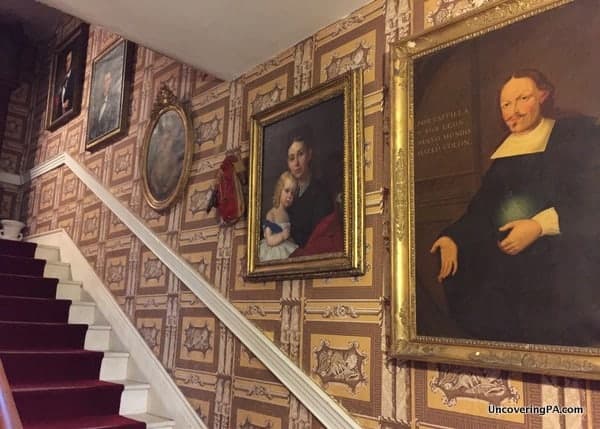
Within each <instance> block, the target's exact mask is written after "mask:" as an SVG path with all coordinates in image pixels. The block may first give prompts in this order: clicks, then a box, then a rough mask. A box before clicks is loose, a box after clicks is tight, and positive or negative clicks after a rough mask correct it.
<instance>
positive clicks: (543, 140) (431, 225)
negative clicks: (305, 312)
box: [390, 0, 600, 379]
mask: <svg viewBox="0 0 600 429" xmlns="http://www.w3.org/2000/svg"><path fill="white" fill-rule="evenodd" d="M599 23H600V4H599V3H598V2H597V1H595V0H573V1H570V0H566V1H565V0H536V1H533V2H524V1H521V0H503V1H499V2H494V3H493V4H490V5H489V6H487V7H482V8H480V9H478V10H476V11H475V12H473V13H472V14H470V15H468V16H465V17H462V18H460V19H456V20H454V21H452V22H449V23H447V24H446V25H444V26H441V27H440V28H437V29H434V30H431V31H428V32H427V33H425V34H421V35H416V36H414V37H411V38H410V39H407V40H404V41H400V42H398V43H396V44H395V45H393V49H392V52H393V60H392V64H393V66H394V67H393V69H392V74H391V76H392V84H391V88H392V98H391V100H392V144H391V148H392V157H391V162H392V164H391V172H392V181H391V183H392V188H391V194H390V195H391V204H390V209H391V224H392V225H391V251H392V252H391V253H392V269H393V271H392V293H393V298H394V299H393V317H394V323H393V327H394V348H395V350H396V353H397V354H398V355H399V356H403V357H410V358H413V359H422V360H429V361H437V362H446V363H454V364H463V365H467V366H483V367H486V368H489V367H495V368H506V369H510V370H518V371H523V372H538V373H547V374H557V375H565V376H571V377H586V378H595V379H600V357H599V356H600V306H599V304H598V303H599V302H600V289H599V288H598V287H597V280H596V279H597V278H598V276H599V275H600V251H599V250H598V245H597V243H598V237H599V236H600V228H599V227H598V222H597V221H596V219H597V217H598V210H599V208H600V192H598V183H599V180H600V151H599V150H600V146H599V145H598V142H599V141H600V121H599V120H598V118H599V117H600V97H599V96H598V95H600V85H599V84H598V80H597V75H598V70H599V69H600V47H599V45H598V43H597V40H598V38H599V37H600V26H599Z"/></svg>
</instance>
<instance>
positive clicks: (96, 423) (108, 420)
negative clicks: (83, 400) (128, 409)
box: [27, 415, 135, 429]
mask: <svg viewBox="0 0 600 429" xmlns="http://www.w3.org/2000/svg"><path fill="white" fill-rule="evenodd" d="M130 420H135V419H129V418H128V417H124V416H119V415H108V416H86V417H75V418H70V419H60V420H49V421H44V422H38V423H33V424H30V425H27V429H105V428H106V429H108V428H119V427H126V426H128V425H131V423H132V422H131V421H130Z"/></svg>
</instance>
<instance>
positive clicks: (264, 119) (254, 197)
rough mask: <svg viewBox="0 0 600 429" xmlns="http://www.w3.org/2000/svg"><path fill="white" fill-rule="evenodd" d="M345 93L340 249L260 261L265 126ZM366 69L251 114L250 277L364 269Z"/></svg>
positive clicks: (304, 275)
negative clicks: (342, 242)
mask: <svg viewBox="0 0 600 429" xmlns="http://www.w3.org/2000/svg"><path fill="white" fill-rule="evenodd" d="M339 95H343V99H344V125H343V127H344V130H343V131H344V142H343V146H344V147H343V176H344V177H343V198H342V200H343V201H344V202H345V203H344V204H343V230H344V231H343V236H344V246H343V251H342V252H341V253H321V254H317V255H313V256H301V257H294V258H288V259H281V260H276V261H266V262H260V261H259V260H258V245H259V241H260V222H261V219H260V216H261V213H260V204H261V201H262V198H263V196H262V191H261V189H262V180H263V165H262V160H263V143H264V142H263V135H264V128H265V127H266V126H268V125H270V124H273V123H275V122H278V121H281V120H285V119H286V118H288V117H290V116H292V115H294V114H296V113H298V112H300V111H302V110H305V109H308V108H309V107H314V106H317V105H319V104H320V103H323V102H325V101H327V100H329V99H331V98H333V97H336V96H339ZM363 168H364V163H363V71H362V70H360V69H358V70H354V71H351V72H348V73H346V74H344V75H342V76H340V77H339V78H336V79H333V80H331V81H329V82H326V83H324V84H321V85H319V86H317V87H315V88H313V89H311V90H310V91H307V92H305V93H302V94H300V95H298V96H295V97H293V98H290V99H289V100H286V101H284V102H283V103H280V104H278V105H276V106H273V107H272V108H270V109H268V110H266V111H263V112H260V113H258V114H256V115H254V116H253V117H252V123H251V142H250V180H249V182H250V190H249V193H250V202H249V217H248V253H247V254H248V260H247V275H246V277H247V279H248V280H251V281H264V280H282V279H298V278H308V277H339V276H357V275H362V274H363V273H364V228H363V222H364V204H363Z"/></svg>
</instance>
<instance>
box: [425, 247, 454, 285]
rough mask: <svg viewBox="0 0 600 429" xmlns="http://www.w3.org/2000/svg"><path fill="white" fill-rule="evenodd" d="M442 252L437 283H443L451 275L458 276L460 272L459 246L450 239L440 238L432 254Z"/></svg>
mask: <svg viewBox="0 0 600 429" xmlns="http://www.w3.org/2000/svg"><path fill="white" fill-rule="evenodd" d="M438 249H439V250H440V257H441V263H440V272H439V274H438V276H437V281H438V282H440V283H441V282H442V280H444V279H445V278H446V277H448V276H449V275H452V276H453V275H454V274H456V271H457V270H458V246H457V245H456V243H455V242H454V240H452V239H451V238H450V237H446V236H443V237H440V238H438V239H437V240H436V241H435V243H433V246H431V250H430V252H431V253H435V252H437V250H438Z"/></svg>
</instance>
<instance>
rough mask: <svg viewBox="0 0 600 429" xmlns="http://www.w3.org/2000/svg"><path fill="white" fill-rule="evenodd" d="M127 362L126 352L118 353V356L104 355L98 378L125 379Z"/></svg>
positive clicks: (108, 379) (109, 379)
mask: <svg viewBox="0 0 600 429" xmlns="http://www.w3.org/2000/svg"><path fill="white" fill-rule="evenodd" d="M128 363H129V355H128V354H126V353H119V355H118V356H104V358H103V359H102V365H101V366H100V380H103V381H111V380H125V379H126V378H127V365H128Z"/></svg>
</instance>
